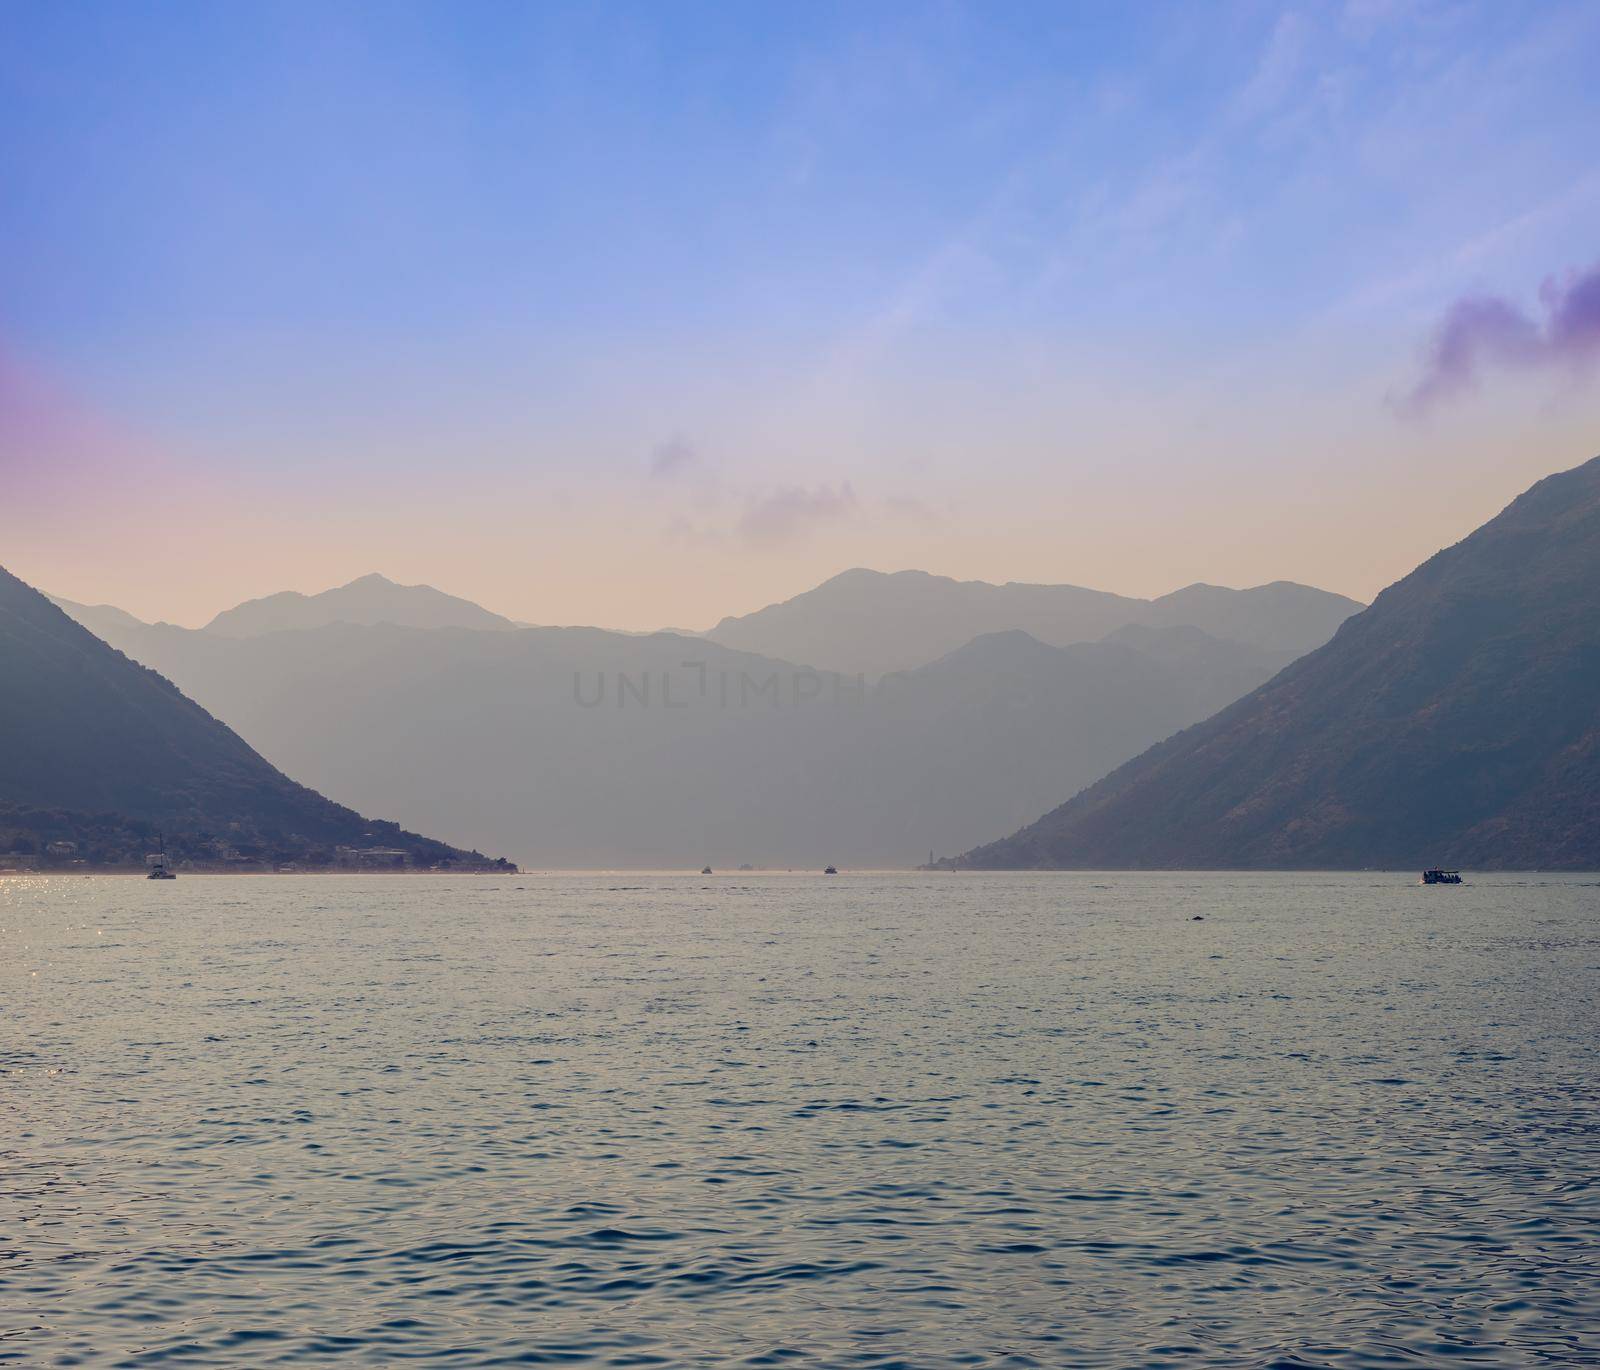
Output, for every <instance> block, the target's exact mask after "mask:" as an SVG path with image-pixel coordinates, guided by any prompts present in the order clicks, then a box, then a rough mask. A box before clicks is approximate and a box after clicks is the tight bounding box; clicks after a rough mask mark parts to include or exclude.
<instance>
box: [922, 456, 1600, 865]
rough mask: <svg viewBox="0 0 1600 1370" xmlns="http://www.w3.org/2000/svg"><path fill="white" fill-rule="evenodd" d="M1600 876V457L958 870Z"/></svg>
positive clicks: (1525, 498) (1543, 486)
mask: <svg viewBox="0 0 1600 1370" xmlns="http://www.w3.org/2000/svg"><path fill="white" fill-rule="evenodd" d="M1435 863H1438V864H1444V865H1453V866H1460V867H1464V868H1474V867H1476V868H1511V869H1585V870H1593V869H1600V457H1597V458H1595V459H1594V460H1592V461H1589V462H1587V463H1586V464H1584V465H1583V466H1580V467H1577V468H1575V469H1574V470H1571V471H1566V472H1563V473H1560V474H1558V475H1554V476H1550V477H1548V478H1547V479H1545V480H1542V481H1540V482H1539V483H1538V484H1536V485H1534V486H1533V487H1532V488H1531V489H1529V490H1528V491H1527V492H1525V493H1524V494H1523V495H1521V496H1519V497H1518V498H1517V499H1516V500H1515V501H1513V502H1512V504H1511V505H1509V506H1508V507H1507V508H1506V509H1505V510H1504V511H1503V512H1502V513H1501V514H1499V515H1498V516H1497V517H1495V518H1494V519H1492V520H1490V521H1489V522H1488V523H1486V524H1485V525H1483V527H1481V528H1479V529H1478V530H1477V531H1476V532H1474V533H1472V534H1471V535H1470V536H1469V537H1467V538H1465V539H1464V540H1462V541H1461V542H1459V543H1457V544H1455V545H1454V546H1453V547H1449V548H1446V549H1445V550H1444V551H1442V552H1440V553H1438V555H1436V556H1434V557H1432V558H1431V559H1429V560H1428V561H1427V562H1425V563H1424V564H1423V565H1422V566H1420V567H1418V568H1417V570H1415V571H1413V572H1412V573H1411V574H1410V575H1408V576H1406V577H1405V578H1404V579H1403V580H1400V581H1398V582H1397V583H1396V584H1394V585H1392V586H1390V587H1389V588H1388V589H1387V590H1385V591H1384V592H1383V593H1382V594H1381V595H1379V596H1378V598H1377V599H1376V600H1375V601H1374V602H1373V604H1372V606H1371V607H1370V608H1369V609H1367V610H1365V611H1364V612H1362V613H1360V614H1358V615H1356V616H1355V617H1353V618H1351V619H1350V620H1349V621H1348V622H1346V623H1345V624H1344V625H1343V626H1342V627H1341V628H1340V629H1339V631H1338V633H1337V634H1336V635H1335V636H1334V638H1333V640H1332V641H1331V642H1329V643H1328V644H1327V645H1326V646H1324V647H1322V648H1320V649H1319V650H1317V651H1315V652H1312V653H1311V654H1310V655H1308V656H1305V657H1302V658H1301V659H1300V660H1298V661H1296V662H1294V663H1293V664H1292V665H1290V666H1289V667H1287V668H1286V669H1285V670H1284V671H1282V672H1281V673H1280V674H1278V675H1277V676H1276V677H1274V678H1273V679H1272V680H1271V681H1269V682H1268V683H1267V684H1265V685H1263V686H1262V687H1261V688H1259V689H1257V690H1255V691H1254V692H1252V693H1251V694H1249V695H1247V696H1245V697H1244V698H1242V699H1240V700H1239V701H1238V702H1237V703H1235V704H1232V705H1230V706H1229V707H1228V708H1226V709H1224V710H1222V712H1220V713H1219V714H1218V715H1216V717H1214V718H1211V719H1208V720H1207V721H1205V722H1203V723H1200V724H1197V725H1195V726H1194V727H1191V728H1189V729H1187V730H1186V731H1184V732H1181V733H1179V734H1178V735H1177V736H1175V737H1172V738H1170V739H1168V740H1167V741H1165V742H1162V743H1160V744H1158V745H1156V746H1154V747H1152V748H1151V749H1150V750H1148V751H1147V752H1145V753H1144V754H1143V755H1141V756H1139V757H1137V758H1136V759H1134V760H1132V761H1130V762H1128V763H1127V764H1126V765H1124V766H1122V767H1120V768H1119V769H1117V770H1115V771H1113V772H1112V773H1111V774H1109V775H1107V776H1106V777H1105V778H1104V779H1102V780H1100V781H1098V782H1097V783H1096V784H1094V785H1092V786H1090V787H1089V788H1087V789H1086V790H1084V791H1083V792H1082V793H1080V794H1078V795H1077V796H1076V797H1074V798H1072V799H1070V800H1069V801H1068V802H1067V803H1065V804H1063V805H1061V806H1060V807H1059V808H1057V809H1055V810H1053V811H1052V812H1050V813H1048V814H1046V815H1045V816H1044V817H1043V818H1041V819H1039V820H1038V821H1037V822H1035V823H1033V824H1030V825H1029V826H1028V827H1025V828H1023V829H1022V830H1021V831H1019V832H1017V833H1016V834H1014V835H1013V836H1011V837H1008V838H1005V839H1002V840H1001V841H998V842H994V843H990V844H988V845H986V846H982V847H979V848H977V849H975V850H973V851H970V852H968V853H967V854H966V855H965V856H963V857H961V858H959V859H957V860H956V861H954V862H950V863H947V864H952V865H957V866H963V867H973V868H985V869H995V868H1018V867H1021V868H1038V867H1074V868H1128V867H1135V868H1138V867H1165V868H1179V869H1182V868H1219V867H1289V868H1295V867H1300V868H1304V867H1316V866H1325V867H1363V866H1390V867H1400V868H1414V867H1418V866H1422V865H1431V864H1435Z"/></svg>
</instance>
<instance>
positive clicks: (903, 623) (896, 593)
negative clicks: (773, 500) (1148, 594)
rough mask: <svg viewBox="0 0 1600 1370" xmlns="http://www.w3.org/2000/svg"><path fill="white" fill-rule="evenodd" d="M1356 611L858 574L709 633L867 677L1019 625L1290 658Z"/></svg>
mask: <svg viewBox="0 0 1600 1370" xmlns="http://www.w3.org/2000/svg"><path fill="white" fill-rule="evenodd" d="M1360 608H1361V605H1360V604H1358V603H1357V602H1356V601H1355V600H1353V599H1346V598H1345V597H1344V596H1343V595H1335V594H1330V593H1328V592H1327V591H1326V590H1316V589H1312V588H1311V587H1309V586H1305V585H1296V584H1293V583H1292V582H1289V581H1277V582H1275V583H1273V584H1271V585H1261V586H1256V587H1255V588H1253V589H1249V590H1229V589H1224V588H1222V587H1220V586H1215V585H1191V586H1189V587H1188V588H1186V589H1183V590H1178V591H1175V592H1174V593H1172V594H1170V595H1163V596H1162V597H1161V598H1160V599H1154V600H1149V599H1134V598H1131V597H1129V596H1127V595H1116V594H1110V593H1108V592H1106V591H1103V590H1086V589H1082V588H1081V587H1079V586H1076V585H1019V584H1015V583H1009V584H1005V585H991V584H989V583H987V582H985V581H975V580H951V579H949V578H948V577H946V576H933V575H929V574H927V573H926V572H925V571H897V572H895V573H893V574H885V573H884V572H881V571H869V570H863V569H859V568H858V569H856V570H853V571H845V572H842V573H841V574H839V575H837V576H834V577H833V578H832V579H831V580H827V581H824V582H823V583H822V584H821V585H819V586H817V587H816V588H815V589H812V590H808V591H806V592H805V593H804V594H801V595H796V596H795V597H794V598H793V599H789V600H785V601H783V602H782V603H781V604H772V605H768V606H767V607H766V608H765V609H761V610H758V611H757V612H755V613H753V614H745V615H743V616H742V617H735V618H725V619H723V620H722V621H721V622H720V623H718V624H717V626H716V627H715V628H712V629H711V630H710V632H709V633H707V634H706V636H707V637H708V638H709V639H710V640H711V641H713V642H717V643H720V644H721V645H722V646H724V647H732V648H734V649H736V650H738V651H743V652H755V653H757V654H759V655H762V656H770V657H777V658H779V659H781V660H784V661H798V662H804V663H805V664H806V665H807V666H813V667H816V668H817V669H818V670H829V671H842V672H845V673H847V674H854V673H856V672H862V673H864V674H865V675H867V676H868V677H877V676H880V675H883V674H886V673H887V672H890V671H905V670H914V669H916V668H917V667H919V666H923V665H926V664H927V663H928V662H930V661H933V660H935V659H936V658H938V657H940V656H942V655H944V654H945V653H946V652H951V651H954V650H955V649H956V648H958V647H960V646H961V645H962V644H963V643H965V642H970V641H971V640H972V639H973V638H975V637H979V636H981V635H983V634H986V633H996V632H1008V631H1011V630H1020V631H1022V632H1025V633H1028V634H1029V635H1030V636H1032V637H1035V638H1037V639H1038V640H1039V641H1041V642H1044V643H1048V644H1050V645H1052V646H1057V647H1064V646H1066V645H1068V644H1069V643H1074V642H1092V641H1095V640H1097V639H1099V638H1102V637H1104V636H1105V635H1106V634H1107V633H1110V632H1113V631H1115V630H1116V629H1118V628H1122V627H1124V626H1125V625H1128V624H1136V625H1140V626H1144V627H1150V628H1168V627H1182V626H1188V627H1195V628H1199V629H1202V630H1203V631H1205V632H1207V633H1209V634H1211V635H1212V636H1213V637H1219V638H1224V639H1228V640H1231V641H1235V642H1242V643H1245V644H1246V645H1248V646H1251V647H1259V648H1261V649H1263V650H1266V651H1276V652H1281V653H1283V654H1284V655H1283V657H1282V658H1281V659H1282V660H1285V661H1287V660H1291V659H1293V657H1295V656H1298V655H1300V654H1301V653H1302V652H1308V651H1310V650H1311V649H1312V648H1313V647H1320V646H1321V645H1322V644H1323V643H1324V642H1326V641H1327V640H1328V639H1329V638H1330V637H1331V636H1332V635H1333V632H1334V629H1336V628H1337V627H1338V626H1339V624H1340V623H1342V622H1343V621H1344V620H1345V619H1346V618H1348V617H1349V616H1350V615H1351V614H1353V613H1355V612H1356V611H1357V610H1358V609H1360Z"/></svg>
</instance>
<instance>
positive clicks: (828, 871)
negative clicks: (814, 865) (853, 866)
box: [822, 866, 839, 875]
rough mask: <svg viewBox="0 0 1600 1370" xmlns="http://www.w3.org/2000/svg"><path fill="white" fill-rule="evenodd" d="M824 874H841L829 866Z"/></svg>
mask: <svg viewBox="0 0 1600 1370" xmlns="http://www.w3.org/2000/svg"><path fill="white" fill-rule="evenodd" d="M822 873H823V874H824V875H837V874H838V873H839V872H838V871H836V870H835V869H834V868H833V867H832V866H829V867H828V869H827V870H825V871H823V872H822Z"/></svg>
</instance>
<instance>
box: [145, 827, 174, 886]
mask: <svg viewBox="0 0 1600 1370" xmlns="http://www.w3.org/2000/svg"><path fill="white" fill-rule="evenodd" d="M160 842H161V849H160V850H159V851H157V852H153V853H152V854H151V855H149V856H147V857H145V859H144V863H145V865H147V866H148V867H150V873H149V874H148V875H146V876H145V879H146V880H176V879H177V878H178V877H177V876H176V875H175V874H173V872H172V869H171V867H169V866H168V865H167V838H166V834H164V833H163V834H162V836H161V839H160Z"/></svg>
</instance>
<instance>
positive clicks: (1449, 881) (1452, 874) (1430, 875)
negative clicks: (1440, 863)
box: [1422, 868, 1461, 885]
mask: <svg viewBox="0 0 1600 1370" xmlns="http://www.w3.org/2000/svg"><path fill="white" fill-rule="evenodd" d="M1422 883H1423V884H1424V885H1459V884H1460V883H1461V872H1460V871H1445V870H1439V869H1438V868H1435V869H1433V870H1430V871H1423V872H1422Z"/></svg>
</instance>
